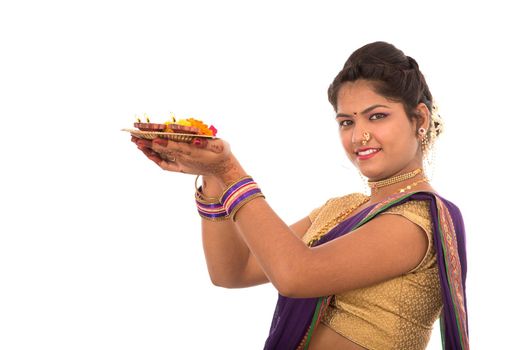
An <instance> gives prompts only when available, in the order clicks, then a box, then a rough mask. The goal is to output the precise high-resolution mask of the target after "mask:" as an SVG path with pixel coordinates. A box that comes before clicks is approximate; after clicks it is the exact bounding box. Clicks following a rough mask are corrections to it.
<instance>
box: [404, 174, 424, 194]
mask: <svg viewBox="0 0 524 350" xmlns="http://www.w3.org/2000/svg"><path fill="white" fill-rule="evenodd" d="M426 181H428V178H427V177H424V178H422V179H420V180H418V181H415V182H413V183H412V184H411V185H408V186H406V187H404V188H401V189H400V190H399V191H398V192H399V193H404V192H406V190H408V191H409V190H411V189H412V188H413V187H415V186H417V185H418V184H420V183H422V182H426Z"/></svg>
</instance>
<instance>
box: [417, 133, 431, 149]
mask: <svg viewBox="0 0 524 350" xmlns="http://www.w3.org/2000/svg"><path fill="white" fill-rule="evenodd" d="M418 133H419V135H420V137H421V139H420V143H421V147H422V154H426V152H427V151H428V148H429V147H428V146H429V141H428V134H427V133H426V129H424V128H419V129H418Z"/></svg>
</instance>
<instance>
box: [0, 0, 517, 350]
mask: <svg viewBox="0 0 524 350" xmlns="http://www.w3.org/2000/svg"><path fill="white" fill-rule="evenodd" d="M316 3H318V2H309V1H301V2H298V1H287V2H286V1H278V2H277V1H265V2H248V1H237V2H233V1H224V0H222V1H214V2H213V1H191V2H190V1H184V2H182V1H179V2H169V1H148V2H145V1H128V2H123V1H89V2H87V1H86V2H79V1H17V2H8V1H2V2H1V3H0V4H1V5H0V40H1V42H0V45H1V47H0V50H1V51H0V117H1V121H2V124H1V131H2V136H1V137H0V157H1V158H0V159H1V162H0V164H1V170H0V176H1V178H0V179H1V181H0V190H1V192H0V348H1V349H180V348H189V349H201V348H206V347H213V348H217V349H260V348H262V345H263V342H264V340H265V337H266V335H267V332H268V329H269V324H270V320H271V316H272V313H273V307H274V304H275V301H276V296H277V295H276V292H275V290H274V289H273V288H272V287H271V286H269V285H267V286H262V287H255V288H250V289H244V290H226V289H221V288H218V287H213V286H212V284H211V283H210V281H209V278H208V276H207V271H206V267H205V262H204V256H203V253H202V250H201V242H200V233H199V219H198V216H197V214H196V211H195V208H194V205H193V197H192V196H193V191H194V189H193V180H194V178H193V177H192V176H184V175H180V174H173V173H167V172H164V171H161V170H160V169H159V168H157V167H156V166H155V165H154V164H153V163H151V162H150V161H148V160H147V159H145V158H144V157H143V156H142V155H141V154H140V153H139V152H138V151H137V150H136V148H135V147H134V145H133V144H132V143H131V142H130V141H129V135H128V134H126V133H124V132H122V131H120V129H121V128H125V127H130V126H131V125H132V123H133V121H134V116H135V114H138V115H143V113H148V114H149V115H150V116H151V118H152V119H153V120H155V121H165V120H167V118H168V116H169V113H170V112H174V113H175V114H176V115H177V117H179V118H184V117H195V118H198V119H203V120H205V121H207V122H211V123H213V124H215V126H217V128H218V129H219V135H220V136H221V137H223V138H225V139H227V140H228V141H229V142H230V143H231V145H232V147H233V150H234V152H235V153H236V155H237V157H238V158H239V159H240V160H241V162H242V164H243V165H244V167H245V168H246V169H247V170H248V172H249V173H250V174H251V175H253V176H254V177H255V179H256V180H257V182H259V184H260V185H261V187H262V189H263V191H264V193H265V194H266V196H267V199H268V200H269V202H270V204H271V205H272V206H273V208H274V209H275V210H276V211H277V212H278V213H279V214H280V215H281V217H283V218H284V219H285V220H286V221H288V222H290V223H291V222H293V221H295V220H297V219H299V218H301V217H303V216H305V215H306V214H307V213H309V211H310V210H311V209H313V208H315V207H317V206H319V205H321V204H323V203H324V202H325V200H326V199H328V198H330V197H333V196H338V195H342V194H346V193H349V192H353V191H361V190H362V187H363V185H362V182H361V180H360V178H359V177H358V176H357V175H356V172H355V171H354V170H353V169H352V167H351V165H350V163H349V161H347V160H346V159H345V157H344V154H343V152H342V150H341V147H340V146H339V141H338V139H337V129H336V124H335V122H334V121H333V117H334V113H333V111H332V109H331V106H330V105H329V103H328V102H327V98H326V89H327V87H328V85H329V83H330V82H331V80H332V79H333V77H334V76H335V75H336V73H337V72H338V71H339V70H340V68H341V67H342V65H343V63H344V62H345V60H346V58H347V57H348V56H349V54H350V53H351V52H352V51H353V50H355V49H357V48H358V47H360V46H362V45H364V44H366V43H368V42H372V41H376V40H384V41H388V42H391V43H393V44H395V45H396V46H397V47H399V48H400V49H402V50H403V51H404V52H405V53H406V54H408V55H411V56H413V57H415V59H417V61H418V62H419V65H420V67H421V69H422V71H423V72H424V74H425V75H426V77H427V80H428V82H429V84H430V88H431V90H432V92H433V94H434V96H435V98H436V100H437V101H438V102H439V104H440V109H441V114H442V116H443V118H444V119H445V121H446V123H447V124H446V127H447V130H446V133H445V134H444V135H443V137H442V139H441V141H440V143H439V157H438V159H437V163H436V171H435V174H434V180H433V184H434V186H435V187H436V188H437V189H438V190H439V191H440V193H441V194H442V195H444V196H445V197H447V198H448V199H450V200H452V201H454V202H455V203H456V204H457V205H459V206H460V208H461V209H462V211H463V215H464V219H465V221H466V225H467V233H468V252H469V274H468V284H467V288H468V298H469V300H468V301H469V304H468V306H469V313H470V333H471V344H472V347H473V348H475V349H494V348H497V349H503V348H504V349H505V348H518V347H519V346H522V345H519V343H518V340H519V338H520V333H521V327H519V325H518V323H519V320H520V316H521V315H522V312H523V311H524V310H523V307H522V303H521V300H522V298H521V297H519V295H522V287H518V286H517V285H516V283H517V281H518V280H519V279H521V276H522V273H521V268H522V260H521V254H520V252H521V243H522V238H521V235H522V233H523V230H522V227H521V225H520V217H519V214H520V211H518V209H519V205H520V199H521V198H522V191H521V188H520V177H521V173H520V172H519V171H517V165H519V163H521V162H522V149H521V147H520V143H521V142H520V141H521V139H522V132H521V130H522V127H523V126H524V124H523V122H522V118H523V113H522V109H523V107H522V98H521V94H522V81H523V78H524V77H523V73H522V72H523V70H522V59H521V57H522V56H521V53H522V44H521V42H522V40H521V37H519V35H518V32H521V31H522V29H523V28H522V27H523V25H522V24H521V23H522V20H521V18H520V13H521V12H519V11H517V10H516V6H514V5H511V3H510V2H506V1H497V2H496V5H494V4H495V2H492V3H490V5H484V4H482V3H481V4H479V3H478V2H455V3H454V4H453V5H451V4H449V5H447V4H446V3H443V2H441V1H434V2H422V1H391V2H386V1H383V2H377V1H369V2H365V1H361V2H355V1H324V2H323V3H322V5H320V3H319V4H316ZM516 317H519V318H516ZM182 344H185V345H182ZM429 348H430V349H439V348H440V344H439V336H438V328H437V330H436V331H435V332H434V337H433V338H432V341H431V345H430V347H429Z"/></svg>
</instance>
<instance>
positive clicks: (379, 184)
mask: <svg viewBox="0 0 524 350" xmlns="http://www.w3.org/2000/svg"><path fill="white" fill-rule="evenodd" d="M421 172H422V169H420V168H418V169H415V170H413V171H410V172H409V173H405V174H400V175H397V176H393V177H390V178H388V179H385V180H380V181H368V186H369V188H371V192H376V191H377V190H378V189H379V188H382V187H386V186H390V185H393V184H396V183H399V182H402V181H405V180H407V179H411V178H413V177H415V176H417V175H418V174H420V173H421Z"/></svg>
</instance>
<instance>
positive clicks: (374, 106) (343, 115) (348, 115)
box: [335, 104, 390, 118]
mask: <svg viewBox="0 0 524 350" xmlns="http://www.w3.org/2000/svg"><path fill="white" fill-rule="evenodd" d="M378 107H384V108H390V107H389V106H386V105H380V104H376V105H372V106H369V107H367V108H366V109H364V110H363V111H362V112H360V113H359V114H366V113H368V112H370V111H372V110H374V109H375V108H378ZM354 116H355V115H354V114H346V113H337V115H336V116H335V118H349V117H354Z"/></svg>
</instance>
